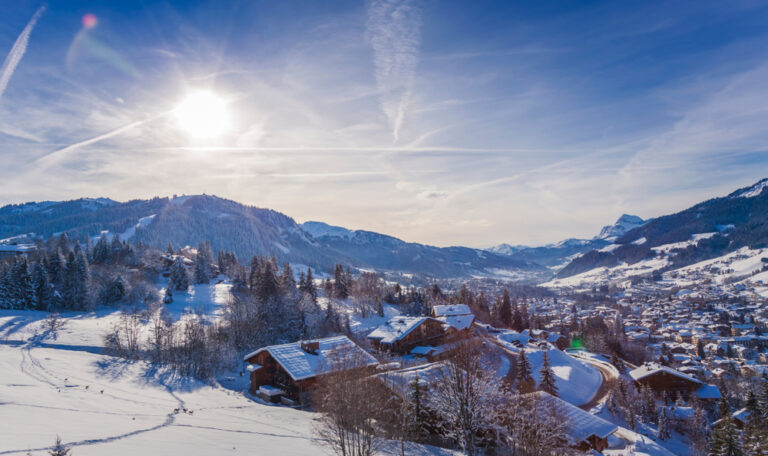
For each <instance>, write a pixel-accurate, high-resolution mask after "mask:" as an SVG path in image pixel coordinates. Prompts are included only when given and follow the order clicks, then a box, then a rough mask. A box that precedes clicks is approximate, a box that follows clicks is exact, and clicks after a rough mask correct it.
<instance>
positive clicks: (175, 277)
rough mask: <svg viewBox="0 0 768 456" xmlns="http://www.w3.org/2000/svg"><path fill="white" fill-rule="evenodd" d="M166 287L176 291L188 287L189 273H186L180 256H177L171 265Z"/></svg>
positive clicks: (184, 289) (185, 289)
mask: <svg viewBox="0 0 768 456" xmlns="http://www.w3.org/2000/svg"><path fill="white" fill-rule="evenodd" d="M168 288H171V289H173V290H176V291H187V288H189V274H188V273H187V268H186V267H185V266H184V260H183V259H182V257H177V258H176V260H174V262H173V264H172V265H171V275H170V278H169V279H168Z"/></svg>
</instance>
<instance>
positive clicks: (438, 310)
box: [432, 304, 472, 317]
mask: <svg viewBox="0 0 768 456" xmlns="http://www.w3.org/2000/svg"><path fill="white" fill-rule="evenodd" d="M432 313H433V314H434V316H436V317H445V316H449V315H471V314H472V311H471V310H469V306H468V305H466V304H452V305H437V306H434V307H432Z"/></svg>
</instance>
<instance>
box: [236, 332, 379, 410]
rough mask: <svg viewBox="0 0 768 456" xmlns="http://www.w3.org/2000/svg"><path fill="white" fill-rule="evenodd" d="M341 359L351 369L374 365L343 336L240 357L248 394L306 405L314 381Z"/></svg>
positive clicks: (358, 348)
mask: <svg viewBox="0 0 768 456" xmlns="http://www.w3.org/2000/svg"><path fill="white" fill-rule="evenodd" d="M342 357H343V358H345V359H352V360H354V361H355V362H354V363H350V366H354V367H353V368H360V369H370V368H373V367H374V366H376V365H377V364H378V361H377V360H376V358H374V357H373V356H371V354H370V353H368V352H366V351H365V350H363V349H362V348H360V347H359V346H358V345H357V344H355V343H354V342H352V341H351V340H349V338H347V337H346V336H337V337H329V338H325V339H317V340H308V341H299V342H291V343H288V344H282V345H271V346H269V347H264V348H260V349H258V350H256V351H255V352H253V353H250V354H248V355H246V356H245V357H244V361H245V362H246V363H247V364H248V366H247V368H246V370H247V371H248V372H249V375H250V381H251V385H250V392H251V394H252V395H259V396H261V397H262V398H264V399H266V400H270V401H272V402H278V401H280V400H282V402H284V403H289V404H290V403H292V402H294V403H295V402H299V403H302V404H307V403H309V396H308V394H307V393H309V392H311V391H312V389H313V388H314V387H315V386H316V383H317V380H318V378H319V377H321V376H322V375H325V374H328V373H330V372H332V371H333V370H334V369H335V368H337V366H338V364H337V363H336V361H337V360H338V359H341V358H342ZM283 398H285V399H284V400H283Z"/></svg>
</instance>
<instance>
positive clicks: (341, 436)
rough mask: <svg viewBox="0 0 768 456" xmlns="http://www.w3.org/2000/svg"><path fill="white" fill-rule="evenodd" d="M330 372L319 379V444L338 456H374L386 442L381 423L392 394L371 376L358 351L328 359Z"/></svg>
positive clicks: (340, 352)
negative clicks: (386, 402) (387, 400)
mask: <svg viewBox="0 0 768 456" xmlns="http://www.w3.org/2000/svg"><path fill="white" fill-rule="evenodd" d="M329 360H330V361H329V362H330V363H331V371H330V372H329V373H328V374H326V375H324V376H323V377H321V378H320V379H319V380H318V387H317V389H316V391H315V394H314V396H313V406H314V407H315V408H316V409H317V410H318V411H319V412H320V418H319V419H318V420H317V423H316V425H315V428H314V432H315V434H316V435H317V436H318V438H319V441H320V443H321V444H322V445H323V446H325V447H326V448H328V449H329V450H330V451H332V452H333V453H334V454H337V455H339V456H372V455H374V454H376V453H378V452H379V451H380V450H381V448H382V446H383V444H384V443H385V440H384V439H383V437H382V430H381V429H380V427H379V426H380V421H381V418H382V413H383V410H384V406H385V401H386V398H387V395H388V394H389V393H388V392H387V391H386V390H385V389H384V386H383V385H382V383H381V382H380V381H379V380H378V379H377V378H376V377H372V376H368V375H367V374H368V372H367V369H366V367H365V366H366V363H365V359H364V358H363V357H362V356H360V354H359V352H357V351H351V350H344V349H340V350H338V351H337V352H335V353H332V354H331V355H330V356H329Z"/></svg>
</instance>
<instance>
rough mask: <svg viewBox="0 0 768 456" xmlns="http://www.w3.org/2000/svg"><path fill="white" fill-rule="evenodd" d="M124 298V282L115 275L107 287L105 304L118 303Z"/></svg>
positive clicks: (119, 276) (120, 277)
mask: <svg viewBox="0 0 768 456" xmlns="http://www.w3.org/2000/svg"><path fill="white" fill-rule="evenodd" d="M124 297H125V281H124V280H123V277H122V276H121V275H119V274H118V275H117V277H115V279H114V280H113V281H112V283H111V284H110V285H109V290H108V291H107V302H109V303H114V302H118V301H120V300H121V299H123V298H124Z"/></svg>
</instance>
